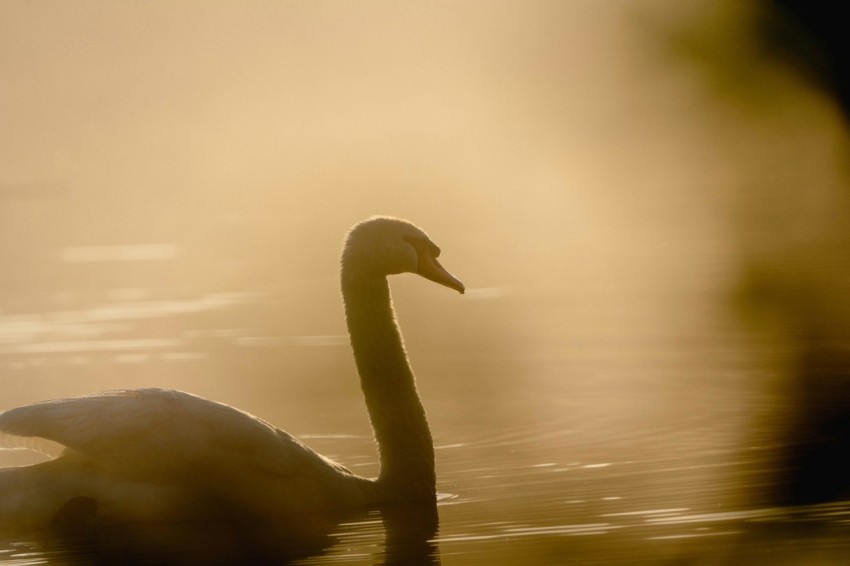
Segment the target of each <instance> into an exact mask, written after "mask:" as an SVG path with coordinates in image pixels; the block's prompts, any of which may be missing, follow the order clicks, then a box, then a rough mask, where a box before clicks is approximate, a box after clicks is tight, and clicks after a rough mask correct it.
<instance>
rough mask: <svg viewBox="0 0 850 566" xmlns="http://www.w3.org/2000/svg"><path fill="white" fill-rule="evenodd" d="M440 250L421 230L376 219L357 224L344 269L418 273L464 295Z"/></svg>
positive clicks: (348, 239) (350, 236) (348, 243)
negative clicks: (447, 268)
mask: <svg viewBox="0 0 850 566" xmlns="http://www.w3.org/2000/svg"><path fill="white" fill-rule="evenodd" d="M439 255H440V248H438V247H437V245H436V244H435V243H434V242H432V241H431V238H429V237H428V234H426V233H425V232H424V231H423V230H422V229H421V228H419V227H418V226H416V225H415V224H413V223H411V222H408V221H407V220H402V219H400V218H391V217H387V216H375V217H373V218H370V219H368V220H364V221H363V222H360V223H359V224H356V225H355V226H354V227H353V228H352V229H351V231H350V232H349V233H348V236H347V237H346V238H345V247H344V249H343V252H342V265H343V270H344V271H348V272H349V273H354V272H356V273H360V274H368V275H376V276H386V275H394V274H396V273H416V274H417V275H421V276H422V277H424V278H426V279H430V280H431V281H434V282H436V283H439V284H441V285H445V286H446V287H449V288H451V289H454V290H456V291H459V292H460V293H463V292H464V286H463V283H461V282H460V280H459V279H458V278H457V277H455V276H454V275H452V274H451V273H449V272H448V271H446V269H445V268H444V267H443V266H442V265H440V262H438V261H437V257H438V256H439Z"/></svg>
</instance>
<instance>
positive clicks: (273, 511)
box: [0, 217, 464, 530]
mask: <svg viewBox="0 0 850 566" xmlns="http://www.w3.org/2000/svg"><path fill="white" fill-rule="evenodd" d="M439 253H440V250H439V248H438V247H437V246H436V245H435V244H434V243H433V242H432V241H431V240H430V239H429V238H428V236H427V235H426V234H425V232H423V231H422V230H421V229H419V228H418V227H416V226H415V225H413V224H411V223H410V222H407V221H404V220H400V219H395V218H388V217H375V218H371V219H369V220H366V221H364V222H361V223H359V224H357V225H356V226H354V228H352V230H351V231H350V232H349V234H348V236H347V238H346V241H345V246H344V249H343V253H342V265H341V276H340V279H341V286H342V295H343V301H344V303H345V315H346V322H347V324H348V330H349V334H350V338H351V345H352V349H353V352H354V358H355V361H356V364H357V370H358V373H359V374H360V380H361V385H362V389H363V393H364V396H365V399H366V405H367V408H368V410H369V416H370V418H371V422H372V426H373V429H374V432H375V437H376V440H377V443H378V447H379V451H380V462H381V470H380V475H379V477H378V478H377V479H374V480H373V479H367V478H362V477H359V476H357V475H355V474H353V473H351V472H350V471H349V470H347V469H346V468H344V467H343V466H341V465H340V464H337V463H335V462H333V461H331V460H329V459H327V458H325V457H323V456H321V455H319V454H317V453H316V452H314V451H312V450H310V449H309V448H307V447H306V446H305V445H303V444H302V443H301V442H299V441H298V440H296V439H295V438H293V437H292V436H290V435H289V434H287V433H285V432H283V431H281V430H280V429H277V428H275V427H274V426H272V425H270V424H268V423H267V422H265V421H263V420H261V419H259V418H257V417H254V416H252V415H250V414H248V413H245V412H242V411H239V410H237V409H235V408H233V407H230V406H228V405H224V404H221V403H216V402H214V401H208V400H206V399H202V398H200V397H196V396H194V395H190V394H188V393H183V392H180V391H170V390H163V389H138V390H126V391H110V392H105V393H99V394H95V395H91V396H85V397H77V398H72V399H62V400H55V401H45V402H42V403H37V404H34V405H28V406H25V407H20V408H16V409H12V410H9V411H7V412H5V413H2V414H0V432H3V433H5V434H6V435H14V436H16V437H40V438H45V439H49V440H52V441H55V442H58V443H60V444H61V445H63V446H64V447H65V450H64V452H62V454H61V455H60V456H59V457H57V458H55V459H53V460H49V461H47V462H44V463H41V464H36V465H32V466H24V467H17V468H3V469H0V526H2V525H7V526H8V525H14V526H16V527H21V528H38V527H45V526H47V525H48V524H49V523H50V522H51V521H56V520H57V518H61V517H62V515H68V514H69V513H70V520H71V521H74V520H76V518H77V517H76V515H79V516H80V517H84V518H85V519H86V520H91V519H93V520H94V521H96V522H97V523H103V524H109V523H114V522H132V521H162V520H193V519H197V518H198V517H204V518H209V517H210V516H211V514H212V516H215V514H216V513H224V514H225V515H232V514H233V513H238V514H240V515H241V514H245V515H246V516H247V515H251V516H271V517H274V516H280V515H287V514H288V515H290V516H293V515H297V514H299V513H302V512H308V511H314V510H324V509H341V508H350V507H356V506H365V505H370V504H377V503H382V502H388V501H395V500H423V501H431V502H433V501H434V498H435V475H434V450H433V444H432V440H431V434H430V431H429V428H428V422H427V420H426V417H425V412H424V409H423V408H422V404H421V403H420V401H419V396H418V394H417V391H416V386H415V383H414V377H413V372H412V371H411V368H410V365H409V363H408V360H407V355H406V353H405V350H404V345H403V342H402V337H401V334H400V332H399V329H398V326H397V324H396V321H395V316H394V313H393V307H392V302H391V299H390V291H389V285H388V283H387V275H390V274H396V273H402V272H412V273H417V274H419V275H421V276H423V277H425V278H427V279H430V280H432V281H435V282H437V283H441V284H443V285H445V286H448V287H450V288H452V289H455V290H457V291H459V292H461V293H463V292H464V286H463V284H462V283H461V282H460V281H459V280H458V279H457V278H455V277H454V276H453V275H451V274H450V273H449V272H448V271H446V270H445V269H444V268H443V267H442V266H441V265H440V264H439V263H438V261H437V256H438V255H439ZM65 518H66V519H68V517H65ZM0 530H2V529H1V528H0Z"/></svg>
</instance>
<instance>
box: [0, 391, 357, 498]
mask: <svg viewBox="0 0 850 566" xmlns="http://www.w3.org/2000/svg"><path fill="white" fill-rule="evenodd" d="M0 431H3V432H4V433H6V434H11V435H16V436H21V437H40V438H45V439H48V440H52V441H55V442H58V443H60V444H62V445H64V446H66V447H67V448H68V450H67V451H66V453H65V454H64V455H63V456H61V457H60V458H59V459H58V460H57V465H58V464H61V462H63V461H64V462H67V463H68V466H69V467H70V466H71V465H72V464H73V465H74V466H79V465H80V462H84V463H85V464H86V465H88V466H90V467H91V466H94V467H95V468H96V469H97V470H98V474H99V476H100V477H102V478H109V479H110V481H112V483H113V484H120V483H121V482H126V484H127V485H130V484H140V485H151V486H163V487H167V488H168V489H177V490H182V491H183V492H189V491H191V492H192V493H194V494H196V495H197V496H198V497H199V498H204V497H206V498H212V499H216V498H218V499H222V498H225V499H227V500H228V501H231V502H233V504H243V503H244V504H245V505H246V506H249V507H250V506H259V507H262V508H263V509H262V511H263V512H269V513H273V512H275V507H278V508H279V511H280V512H284V513H285V512H291V511H298V510H300V509H309V508H321V507H324V506H328V505H332V506H338V505H339V504H340V503H341V502H346V501H347V500H352V499H353V500H354V501H351V503H352V504H357V503H360V502H359V501H357V499H358V498H359V497H364V498H365V497H366V494H365V492H366V491H367V490H368V482H367V480H362V479H361V478H358V477H356V476H354V475H353V474H351V473H350V472H349V471H348V470H346V469H345V468H344V467H342V466H340V465H339V464H336V463H334V462H332V461H330V460H328V459H326V458H324V457H322V456H320V455H319V454H317V453H316V452H314V451H312V450H310V449H309V448H307V447H306V446H305V445H304V444H302V443H301V442H299V441H298V440H297V439H295V438H293V437H292V436H290V435H289V434H287V433H285V432H283V431H281V430H279V429H277V428H276V427H274V426H272V425H270V424H268V423H267V422H265V421H263V420H262V419H259V418H257V417H254V416H252V415H250V414H248V413H245V412H243V411H240V410H238V409H235V408H233V407H230V406H228V405H224V404H221V403H216V402H214V401H209V400H206V399H202V398H200V397H196V396H194V395H191V394H188V393H183V392H180V391H171V390H162V389H137V390H128V391H109V392H105V393H99V394H96V395H90V396H85V397H77V398H72V399H62V400H56V401H45V402H42V403H36V404H34V405H29V406H25V407H20V408H16V409H12V410H10V411H7V412H5V413H2V414H0ZM101 483H103V482H101ZM90 489H97V485H93V486H91V487H90Z"/></svg>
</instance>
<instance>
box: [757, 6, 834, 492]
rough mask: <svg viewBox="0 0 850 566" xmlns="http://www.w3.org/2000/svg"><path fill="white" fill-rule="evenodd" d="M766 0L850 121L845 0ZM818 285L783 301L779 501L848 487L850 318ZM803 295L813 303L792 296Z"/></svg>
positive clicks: (781, 31)
mask: <svg viewBox="0 0 850 566" xmlns="http://www.w3.org/2000/svg"><path fill="white" fill-rule="evenodd" d="M767 6H768V10H767V14H768V17H767V18H766V19H765V20H764V22H763V24H762V26H761V30H760V31H761V33H762V37H763V41H764V42H765V44H766V47H767V48H768V49H769V50H770V51H771V52H773V53H776V54H778V55H779V56H781V57H783V58H784V59H785V60H787V61H789V62H791V63H792V64H793V67H794V68H795V69H796V70H797V71H798V72H799V73H800V74H801V75H802V76H803V77H805V78H806V79H807V80H809V81H811V82H812V83H813V84H815V85H817V86H818V87H819V88H821V89H823V90H824V91H825V92H826V93H828V95H829V96H830V97H831V98H832V99H833V100H834V101H835V102H836V104H837V105H838V106H839V107H840V109H841V112H842V113H843V116H844V118H845V121H847V119H848V118H850V85H848V81H850V76H849V75H848V65H850V60H848V58H847V53H848V34H847V31H846V29H845V28H846V18H845V17H844V7H843V5H842V4H841V3H838V2H828V1H823V0H821V1H818V0H770V1H769V2H768V3H767ZM840 255H842V256H844V255H845V254H844V253H842V254H840ZM836 277H839V278H840V276H836ZM833 282H834V280H833ZM825 284H827V283H825ZM820 291H822V289H820V288H819V286H818V285H814V286H812V287H809V288H808V289H807V290H805V289H804V290H802V292H801V293H800V294H799V295H798V296H796V298H795V299H794V300H791V301H784V302H785V304H784V307H785V308H787V309H789V310H791V311H794V312H797V313H798V316H796V317H792V319H793V321H794V326H795V330H796V332H795V333H796V334H797V338H798V344H797V347H798V348H799V356H798V361H797V366H796V367H795V368H794V372H795V373H794V375H793V376H792V379H793V385H792V389H791V391H790V394H791V396H792V398H793V403H794V404H795V405H796V407H795V414H794V416H793V417H792V418H793V426H792V427H791V432H790V437H789V438H787V439H786V440H787V443H786V446H787V448H786V450H785V452H784V454H782V455H780V458H781V469H782V470H783V471H782V473H783V477H782V478H780V484H779V490H778V493H777V494H776V500H777V501H776V502H777V503H779V504H782V505H806V504H815V503H823V502H827V501H833V500H837V499H842V498H844V497H847V496H848V495H850V335H848V330H847V329H848V323H850V321H847V320H845V316H846V315H844V314H842V313H844V312H845V311H844V309H843V308H838V307H839V305H833V307H834V308H830V309H818V308H812V305H813V304H814V303H817V302H818V297H819V296H820V295H821V292H820ZM800 300H802V301H803V302H804V303H806V304H807V305H808V306H807V307H806V308H795V307H794V305H793V304H791V305H789V304H788V303H789V302H790V303H797V302H799V301H800ZM839 300H840V299H839ZM797 307H799V305H797ZM799 313H806V314H804V315H800V314H799Z"/></svg>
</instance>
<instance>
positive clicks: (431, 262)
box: [416, 253, 466, 295]
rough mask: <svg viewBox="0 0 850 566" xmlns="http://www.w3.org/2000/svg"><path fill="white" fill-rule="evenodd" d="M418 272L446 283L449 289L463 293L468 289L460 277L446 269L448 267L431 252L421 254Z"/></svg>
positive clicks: (436, 281)
mask: <svg viewBox="0 0 850 566" xmlns="http://www.w3.org/2000/svg"><path fill="white" fill-rule="evenodd" d="M416 273H418V274H419V275H421V276H422V277H424V278H425V279H430V280H431V281H433V282H435V283H439V284H440V285H445V286H446V287H448V288H449V289H454V290H455V291H458V292H459V293H460V294H461V295H463V292H464V291H465V290H466V287H464V286H463V283H461V281H460V279H458V278H457V277H455V276H454V275H452V274H451V273H449V272H448V271H446V268H445V267H443V266H442V265H440V262H439V261H437V258H435V257H433V256H431V254H424V253H423V254H419V266H418V269H417V271H416Z"/></svg>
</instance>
